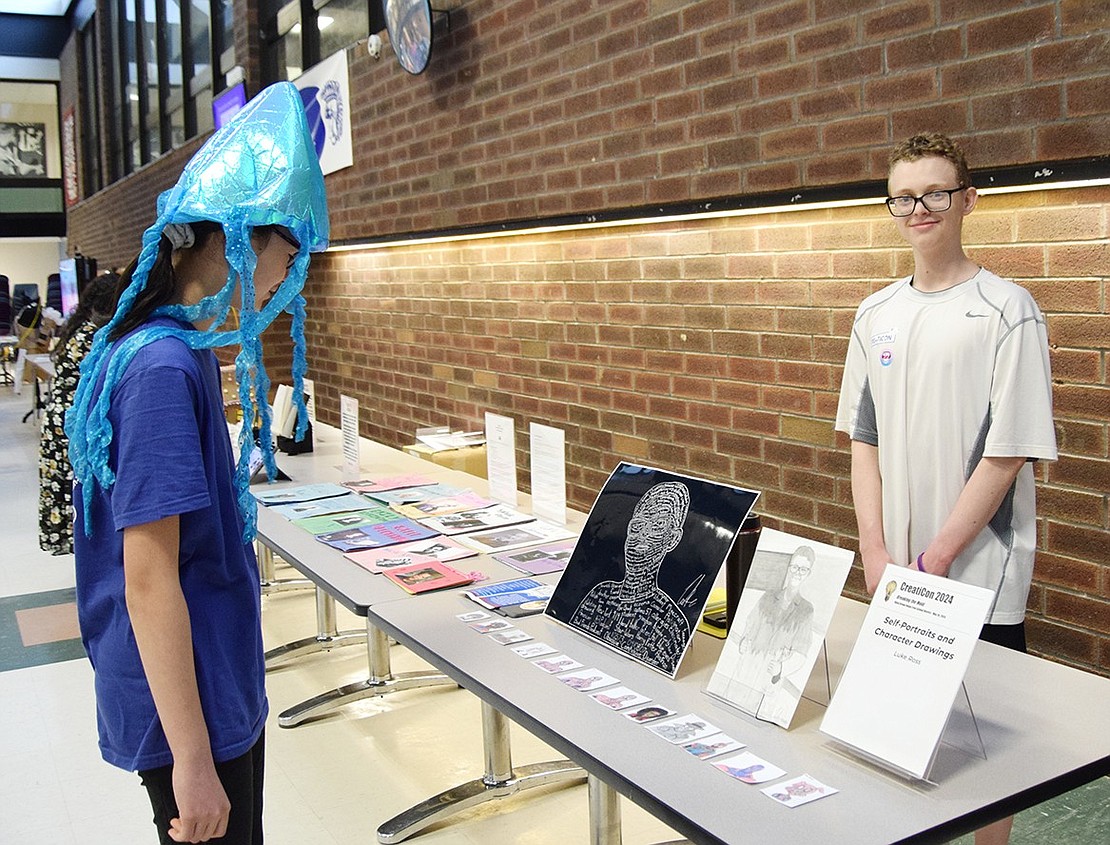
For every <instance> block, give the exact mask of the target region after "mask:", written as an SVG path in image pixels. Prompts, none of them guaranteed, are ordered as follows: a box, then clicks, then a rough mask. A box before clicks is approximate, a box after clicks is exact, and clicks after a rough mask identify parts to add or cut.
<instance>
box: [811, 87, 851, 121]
mask: <svg viewBox="0 0 1110 845" xmlns="http://www.w3.org/2000/svg"><path fill="white" fill-rule="evenodd" d="M859 106H860V92H859V88H858V87H857V86H855V85H841V86H839V87H837V88H827V89H823V90H822V91H821V92H819V93H816V94H808V95H805V96H802V97H800V98H799V99H798V114H799V115H800V116H801V117H802V118H803V119H806V120H811V119H814V118H828V117H833V116H837V115H844V114H857V113H858V112H859Z"/></svg>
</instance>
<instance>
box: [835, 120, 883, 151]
mask: <svg viewBox="0 0 1110 845" xmlns="http://www.w3.org/2000/svg"><path fill="white" fill-rule="evenodd" d="M888 140H889V138H888V137H887V120H886V117H884V116H879V115H874V116H867V115H860V116H858V117H853V118H849V119H848V120H840V121H836V122H833V123H828V124H825V125H824V126H823V127H822V129H821V145H822V148H823V149H825V150H836V149H844V148H850V147H873V146H875V145H876V144H882V143H885V142H886V141H888Z"/></svg>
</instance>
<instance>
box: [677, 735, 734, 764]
mask: <svg viewBox="0 0 1110 845" xmlns="http://www.w3.org/2000/svg"><path fill="white" fill-rule="evenodd" d="M744 747H746V746H745V744H744V743H743V742H740V740H738V739H733V738H732V737H730V736H725V735H724V734H714V735H713V736H707V737H706V738H705V739H697V740H694V741H693V742H688V743H686V745H684V746H682V750H683V751H685V752H686V753H688V754H693V755H694V756H695V757H697V758H698V759H699V760H708V759H709V758H710V757H719V756H720V755H721V754H731V753H732V752H733V751H739V750H740V749H741V748H744Z"/></svg>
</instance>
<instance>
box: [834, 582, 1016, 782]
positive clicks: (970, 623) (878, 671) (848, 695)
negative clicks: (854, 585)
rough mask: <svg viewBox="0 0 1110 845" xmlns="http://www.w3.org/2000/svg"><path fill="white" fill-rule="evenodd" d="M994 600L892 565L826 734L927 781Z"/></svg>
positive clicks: (968, 588) (978, 590)
mask: <svg viewBox="0 0 1110 845" xmlns="http://www.w3.org/2000/svg"><path fill="white" fill-rule="evenodd" d="M993 599H994V593H993V592H992V591H991V590H986V589H983V588H982V587H975V586H972V585H970V584H963V583H960V582H959V581H952V580H949V579H947V578H941V577H939V576H936V575H929V574H927V573H925V572H918V571H917V570H916V569H906V568H903V567H900V566H895V565H894V564H889V565H888V566H887V568H886V570H885V571H884V572H883V577H882V580H881V581H880V582H879V588H878V589H877V590H876V591H875V596H874V598H872V600H871V605H870V607H869V608H868V611H867V616H866V618H865V619H864V622H863V628H862V630H861V631H860V635H859V638H858V639H857V640H856V644H855V647H854V648H853V649H852V656H851V657H850V658H849V659H848V663H847V665H846V666H845V667H844V674H843V676H842V677H841V679H840V685H839V686H838V687H837V689H836V693H835V694H834V695H833V699H832V702H831V703H830V704H829V708H828V710H827V711H825V718H824V720H823V721H822V722H821V731H822V732H823V733H826V734H828V735H829V736H831V737H832V738H833V739H836V740H838V741H839V742H841V743H843V744H845V745H846V746H848V747H849V748H851V749H852V750H854V751H856V752H858V753H859V754H861V755H862V756H864V757H866V758H868V759H870V760H873V761H875V762H878V763H880V764H882V765H885V766H886V767H888V768H890V769H892V770H893V771H896V772H898V773H899V774H902V775H906V776H909V777H913V778H918V779H925V778H927V777H928V773H929V770H930V768H931V766H932V762H933V759H934V757H935V756H936V751H937V747H938V745H939V743H940V738H941V734H942V733H943V732H944V727H945V724H946V723H947V722H948V718H949V714H950V713H951V711H952V706H953V703H954V701H955V699H956V695H957V693H958V692H959V690H960V684H961V683H962V682H963V677H964V673H965V672H966V671H967V666H968V663H969V662H970V661H971V655H972V652H973V651H974V650H975V644H976V642H978V638H979V632H980V631H981V630H982V627H983V622H984V620H985V619H986V618H987V613H988V612H989V611H990V607H991V602H992V601H993Z"/></svg>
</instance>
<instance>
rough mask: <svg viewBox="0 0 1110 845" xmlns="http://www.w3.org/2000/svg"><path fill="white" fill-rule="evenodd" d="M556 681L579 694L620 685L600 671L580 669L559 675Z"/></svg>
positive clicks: (610, 676)
mask: <svg viewBox="0 0 1110 845" xmlns="http://www.w3.org/2000/svg"><path fill="white" fill-rule="evenodd" d="M555 680H557V681H559V683H562V684H566V685H567V686H568V687H570V688H571V689H574V690H578V691H579V692H593V691H594V690H598V689H602V688H604V687H611V686H613V684H619V683H620V681H619V680H617V679H616V678H614V677H613V676H612V675H606V674H605V673H604V672H602V671H601V670H599V669H579V670H576V671H574V672H568V673H567V674H565V675H559V676H558V677H557V678H556V679H555Z"/></svg>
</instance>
